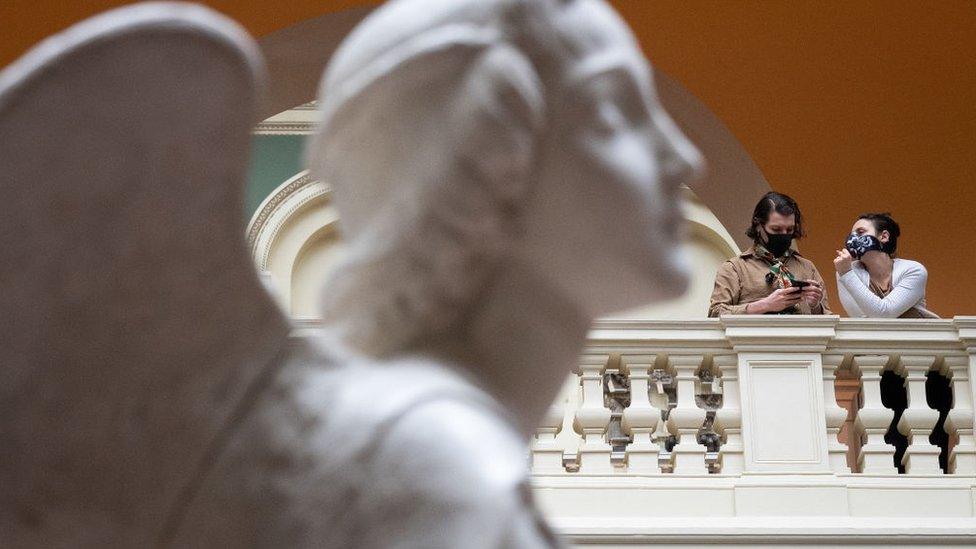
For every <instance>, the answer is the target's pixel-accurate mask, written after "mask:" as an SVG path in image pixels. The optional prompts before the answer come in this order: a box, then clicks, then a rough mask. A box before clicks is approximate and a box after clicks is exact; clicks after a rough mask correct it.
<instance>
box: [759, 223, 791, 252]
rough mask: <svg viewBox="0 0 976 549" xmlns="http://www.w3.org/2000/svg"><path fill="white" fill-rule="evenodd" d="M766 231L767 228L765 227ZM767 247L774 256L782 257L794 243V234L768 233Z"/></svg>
mask: <svg viewBox="0 0 976 549" xmlns="http://www.w3.org/2000/svg"><path fill="white" fill-rule="evenodd" d="M763 232H764V233H766V229H763ZM766 239H767V242H766V249H767V250H769V252H770V253H771V254H773V256H774V257H781V256H782V255H783V254H785V253H786V251H787V250H789V249H790V245H791V244H793V235H792V234H769V233H766Z"/></svg>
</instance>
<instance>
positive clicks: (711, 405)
mask: <svg viewBox="0 0 976 549" xmlns="http://www.w3.org/2000/svg"><path fill="white" fill-rule="evenodd" d="M720 373H721V372H719V371H718V370H716V369H715V365H714V363H713V364H712V367H710V368H702V369H701V370H699V372H698V380H699V389H700V390H699V391H698V392H697V393H698V394H696V395H695V404H697V405H698V407H699V408H701V409H703V410H705V423H704V424H702V426H701V428H700V429H698V435H697V436H696V440H697V441H698V444H701V445H702V446H704V447H705V468H706V469H707V470H708V472H709V473H710V474H713V473H718V472H720V471H721V470H722V461H721V458H722V455H721V453H720V448H721V446H722V435H721V434H719V431H718V429H719V427H716V425H715V421H716V412H717V411H718V409H719V408H721V407H722V382H721V377H719V374H720Z"/></svg>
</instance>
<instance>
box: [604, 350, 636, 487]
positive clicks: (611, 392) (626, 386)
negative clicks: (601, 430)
mask: <svg viewBox="0 0 976 549" xmlns="http://www.w3.org/2000/svg"><path fill="white" fill-rule="evenodd" d="M603 400H604V405H605V406H606V407H607V409H609V410H610V423H609V424H608V426H607V442H608V443H610V464H611V465H613V466H614V467H617V468H623V467H626V466H627V446H628V445H629V444H630V436H629V435H628V434H627V433H625V432H624V428H623V416H624V410H626V409H627V407H628V406H630V378H628V377H627V373H626V372H625V371H624V370H623V366H622V360H621V357H620V355H619V354H613V355H611V356H610V361H609V363H608V364H607V369H606V370H605V371H604V373H603Z"/></svg>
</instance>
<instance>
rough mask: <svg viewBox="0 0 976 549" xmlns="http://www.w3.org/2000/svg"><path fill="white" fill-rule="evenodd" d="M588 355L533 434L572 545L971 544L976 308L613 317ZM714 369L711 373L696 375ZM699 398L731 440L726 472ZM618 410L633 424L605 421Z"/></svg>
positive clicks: (539, 485)
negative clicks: (940, 427) (908, 314)
mask: <svg viewBox="0 0 976 549" xmlns="http://www.w3.org/2000/svg"><path fill="white" fill-rule="evenodd" d="M297 332H298V333H304V335H311V326H305V325H302V324H299V329H298V330H297ZM616 356H619V357H620V360H619V363H618V362H616V359H613V360H611V357H616ZM578 364H579V366H578V369H577V373H576V375H574V376H573V377H572V378H571V385H570V386H567V387H566V388H565V389H564V391H563V393H562V396H561V397H560V400H559V401H557V403H556V404H555V405H554V407H553V408H551V409H550V412H549V414H548V415H547V416H546V418H545V419H544V421H543V424H542V425H541V426H540V429H539V433H538V435H537V437H536V439H535V440H534V441H533V445H532V447H533V455H532V457H533V459H532V464H533V465H532V466H533V473H534V474H533V486H534V487H535V493H534V496H535V499H536V500H537V501H538V502H539V504H540V506H541V508H542V509H543V510H544V511H545V512H546V514H547V515H548V516H549V517H550V519H551V521H552V524H553V525H554V526H555V527H556V528H557V529H558V530H559V531H561V532H563V533H564V534H567V535H569V536H570V540H571V542H572V543H574V544H579V545H587V544H598V543H610V544H615V545H626V544H651V543H655V542H657V543H665V544H667V543H669V540H670V541H679V542H681V543H682V544H685V545H689V544H691V545H701V544H711V543H730V544H737V545H739V546H741V545H747V544H773V545H776V544H778V545H781V546H792V545H795V544H796V543H797V542H800V541H802V542H805V543H806V542H809V543H822V544H827V545H836V544H842V543H845V542H846V541H847V540H850V539H854V540H857V541H858V542H859V543H865V544H874V545H897V544H898V543H900V540H909V541H910V542H911V543H916V544H920V545H926V544H927V545H933V546H934V545H942V544H946V543H954V544H956V545H957V546H966V545H970V546H971V545H972V544H974V543H976V528H973V525H974V524H976V506H974V505H973V502H974V501H976V499H974V498H976V435H974V419H973V408H974V402H976V387H974V382H973V373H974V371H976V317H957V318H955V319H932V320H928V319H925V320H910V319H890V320H889V319H881V320H878V319H838V318H836V317H818V318H810V317H774V316H769V317H759V316H756V317H749V318H745V317H726V318H722V319H707V320H706V319H702V320H690V321H624V320H606V321H600V322H597V323H596V324H595V326H594V327H593V330H592V331H591V333H590V339H589V341H588V343H587V346H586V348H585V349H584V352H583V355H582V359H581V360H579V362H578ZM526 367H527V368H529V367H531V365H526ZM608 367H609V369H608ZM703 367H707V368H709V372H710V373H712V374H714V375H715V376H716V378H715V380H714V381H713V382H711V383H707V382H705V383H703V382H702V381H700V379H699V375H698V374H699V373H700V370H701V369H702V368H703ZM889 370H891V371H893V372H895V373H897V374H899V375H903V376H904V377H903V379H904V383H905V385H906V386H905V387H901V385H900V383H901V381H900V380H898V381H899V386H897V387H895V390H896V391H903V393H902V394H903V395H904V396H906V397H907V408H906V410H905V411H904V413H903V417H904V418H905V419H904V420H902V421H901V425H902V429H904V432H906V433H907V434H908V435H909V437H910V441H909V442H910V443H909V445H908V448H907V450H906V453H905V458H904V460H903V464H904V465H905V469H906V474H898V468H897V467H896V466H895V463H894V456H895V453H896V448H895V446H893V445H892V444H889V443H888V442H885V434H886V433H888V432H889V429H890V428H891V423H892V420H893V418H894V417H895V412H894V410H892V409H889V408H887V407H886V406H885V405H884V402H889V401H888V396H889V395H888V394H887V393H886V396H885V400H884V401H882V383H881V380H882V374H884V373H885V372H887V371H889ZM932 370H939V372H940V375H943V376H945V377H946V378H948V381H949V383H948V388H949V389H950V390H951V392H952V398H951V400H952V402H951V408H950V409H949V410H948V415H947V419H946V421H945V431H946V433H948V435H949V440H950V442H949V449H948V471H947V472H944V471H943V470H942V469H940V468H939V452H940V451H943V452H944V451H945V450H944V449H943V448H938V447H937V446H934V445H932V444H929V442H928V439H929V435H930V434H932V433H933V429H934V428H936V427H935V426H936V421H937V420H938V417H939V414H940V412H939V411H937V410H933V409H931V408H929V407H928V403H927V402H926V399H925V384H926V377H925V376H926V374H927V373H928V372H929V371H932ZM607 373H616V374H619V377H613V378H609V379H608V378H605V374H607ZM838 375H841V376H842V377H843V378H844V380H843V381H840V382H838V381H837V380H836V379H835V378H836V377H838ZM887 375H889V376H890V375H891V374H887ZM936 382H938V383H943V380H933V381H931V382H930V383H936ZM838 383H839V384H843V385H846V388H845V390H844V392H843V394H844V395H846V397H851V398H853V399H854V403H853V408H854V410H855V411H854V412H853V413H852V414H851V417H852V419H853V425H851V424H848V426H849V428H850V431H849V432H848V441H849V442H848V445H849V446H850V448H845V445H844V444H843V443H841V442H840V441H839V440H838V438H837V437H838V432H839V430H840V429H841V425H842V424H843V422H844V418H845V414H844V411H843V409H842V407H841V406H839V405H838V402H837V400H836V399H837V398H838V391H837V390H835V385H837V384H838ZM857 383H860V384H861V389H860V397H858V391H857V390H855V389H856V384H857ZM709 386H710V387H712V389H713V392H714V391H717V390H719V387H720V391H721V398H720V402H721V404H718V402H719V399H717V398H714V395H713V396H712V397H711V398H710V397H709V396H708V395H707V393H708V392H709V391H708V390H707V389H708V387H709ZM886 387H887V381H886ZM886 390H887V388H886ZM625 393H626V394H625ZM846 397H845V398H846ZM696 399H697V402H696ZM669 401H670V402H669ZM699 402H700V403H702V404H701V405H699V404H698V403H699ZM841 404H843V403H841ZM858 404H860V407H858ZM889 404H891V403H889ZM933 405H935V402H934V401H933ZM608 406H612V407H613V408H614V411H611V409H610V408H609V407H608ZM672 406H673V408H671V409H670V411H669V408H670V407H672ZM702 406H705V407H707V408H708V413H707V415H708V416H711V415H712V414H714V422H713V423H712V427H713V428H714V430H715V432H716V433H717V434H718V435H720V440H721V445H720V446H719V457H718V464H719V467H718V468H717V472H715V474H709V472H708V470H707V465H706V447H705V446H703V445H702V444H699V435H700V432H699V430H702V432H704V433H708V431H707V429H703V422H704V420H705V418H706V410H704V409H703V408H702ZM939 407H940V408H942V409H943V411H944V410H945V408H944V407H943V405H942V404H939ZM560 414H562V418H561V419H560V417H559V416H560ZM615 414H616V415H617V416H618V417H619V426H620V427H621V428H622V432H621V433H613V432H608V430H613V429H616V427H617V423H616V421H617V420H615V419H612V417H613V416H614V415H615ZM663 416H666V417H667V419H663ZM750 429H751V430H750ZM624 434H625V435H627V436H626V437H624V436H622V435H624ZM935 434H936V435H941V433H935ZM608 437H612V438H613V441H614V442H615V443H616V447H617V448H616V452H615V451H614V450H615V449H614V447H613V446H612V445H611V443H610V442H611V441H610V440H609V439H608ZM671 437H673V438H672V440H670V441H669V438H671ZM756 437H759V440H757V438H756ZM674 438H676V439H677V440H676V444H674V442H675V441H674ZM889 438H890V437H889ZM935 439H936V438H935V437H933V440H935ZM703 440H704V439H703ZM862 442H863V446H862V445H861V443H862ZM672 444H674V445H673V448H671V450H670V451H669V447H671V446H672ZM939 444H941V442H940V443H939ZM709 447H710V448H711V449H714V440H712V441H709ZM798 449H799V450H802V452H800V451H799V450H798ZM858 449H859V451H860V453H859V455H858ZM847 452H850V454H851V456H852V458H853V457H857V459H851V460H850V461H853V462H855V463H856V464H857V466H856V467H855V468H854V471H851V470H850V468H849V467H848V465H847V464H848V463H849V462H850V461H848V459H846V458H845V454H847ZM621 454H622V455H623V456H625V457H624V459H620V456H621ZM615 463H616V464H617V465H616V466H615ZM730 535H731V536H733V537H734V538H735V539H731V538H729V536H730ZM730 539H731V541H730ZM906 543H908V542H906Z"/></svg>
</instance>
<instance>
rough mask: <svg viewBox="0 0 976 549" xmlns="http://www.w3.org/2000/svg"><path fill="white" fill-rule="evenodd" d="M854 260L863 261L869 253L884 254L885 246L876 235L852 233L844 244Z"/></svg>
mask: <svg viewBox="0 0 976 549" xmlns="http://www.w3.org/2000/svg"><path fill="white" fill-rule="evenodd" d="M844 247H845V248H847V251H849V252H851V256H853V257H854V259H861V257H863V256H864V254H866V253H868V252H884V251H885V245H884V244H882V243H881V241H880V240H878V238H877V237H876V236H874V235H870V234H857V233H851V235H850V236H848V237H847V242H845V243H844Z"/></svg>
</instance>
